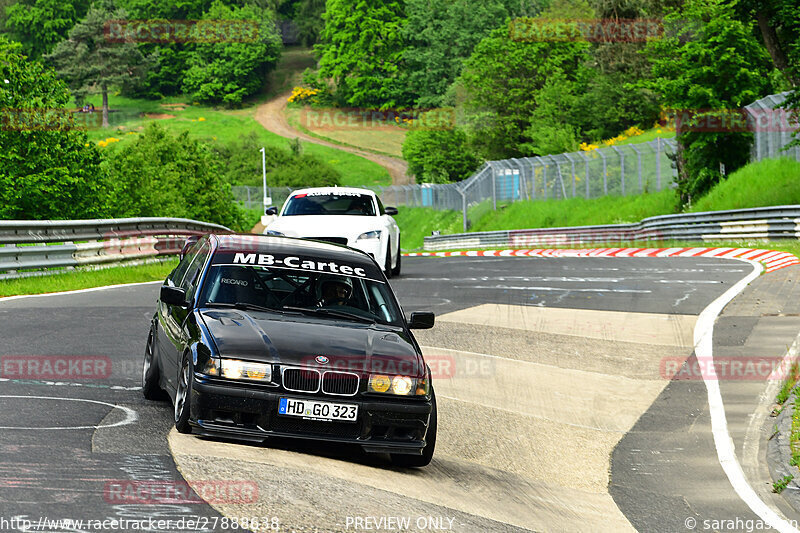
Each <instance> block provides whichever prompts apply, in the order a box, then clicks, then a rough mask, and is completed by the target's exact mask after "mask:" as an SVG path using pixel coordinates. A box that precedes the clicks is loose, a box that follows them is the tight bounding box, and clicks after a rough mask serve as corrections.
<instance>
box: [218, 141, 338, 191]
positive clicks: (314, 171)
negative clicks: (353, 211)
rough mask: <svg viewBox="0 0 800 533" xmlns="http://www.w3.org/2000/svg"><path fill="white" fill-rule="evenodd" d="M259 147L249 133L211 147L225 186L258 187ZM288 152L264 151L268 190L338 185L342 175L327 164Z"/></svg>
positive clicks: (280, 150) (257, 142)
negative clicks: (226, 184) (270, 188)
mask: <svg viewBox="0 0 800 533" xmlns="http://www.w3.org/2000/svg"><path fill="white" fill-rule="evenodd" d="M262 146H263V144H261V143H260V142H259V138H258V135H256V134H255V133H254V132H251V133H250V134H249V135H246V136H244V137H241V138H239V139H237V140H236V141H234V142H232V143H230V144H222V143H214V144H212V145H211V149H212V150H213V152H214V153H215V156H216V157H215V158H216V159H217V160H218V161H220V162H221V167H222V169H223V175H224V177H225V180H226V181H227V182H228V183H232V184H234V185H250V186H256V187H260V186H261V184H262V181H263V178H262V170H261V154H260V153H259V150H261V147H262ZM296 150H297V153H294V152H293V151H292V150H283V149H280V148H275V147H272V148H268V149H267V150H266V166H267V183H268V184H269V185H270V187H273V186H274V187H282V186H289V187H324V186H332V185H341V182H342V175H341V174H340V173H339V172H338V171H337V170H336V169H335V168H333V167H332V166H330V165H329V164H328V163H326V162H324V161H321V160H319V159H317V158H315V157H313V156H311V155H304V154H302V153H301V151H302V146H301V145H300V144H298V145H297V148H296Z"/></svg>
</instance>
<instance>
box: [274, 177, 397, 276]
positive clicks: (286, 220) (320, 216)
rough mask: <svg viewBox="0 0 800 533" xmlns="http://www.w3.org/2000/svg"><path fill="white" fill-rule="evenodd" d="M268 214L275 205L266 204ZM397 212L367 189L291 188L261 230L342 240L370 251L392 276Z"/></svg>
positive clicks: (393, 272)
mask: <svg viewBox="0 0 800 533" xmlns="http://www.w3.org/2000/svg"><path fill="white" fill-rule="evenodd" d="M267 214H268V215H275V214H278V213H277V208H275V207H271V208H269V209H268V210H267ZM396 214H397V209H396V208H394V207H383V204H381V200H380V198H378V196H377V195H376V194H375V193H374V192H372V191H370V190H368V189H358V188H350V187H320V188H314V189H302V190H297V191H293V192H292V195H291V196H290V197H289V198H288V199H287V200H286V203H284V204H283V209H281V212H280V214H279V215H278V217H277V218H276V219H275V221H274V222H272V223H271V224H270V225H269V226H267V228H266V229H265V230H264V233H265V234H266V235H278V236H286V237H301V238H304V239H314V240H317V241H326V242H331V243H336V244H345V245H347V246H350V247H351V248H356V249H358V250H362V251H364V252H366V253H368V254H369V255H371V256H372V257H373V258H374V259H375V261H377V262H378V264H380V265H382V266H383V270H384V271H385V272H386V276H387V277H391V276H392V275H395V276H397V275H399V274H400V228H398V227H397V222H395V220H394V219H393V218H392V215H396Z"/></svg>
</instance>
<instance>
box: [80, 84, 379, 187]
mask: <svg viewBox="0 0 800 533" xmlns="http://www.w3.org/2000/svg"><path fill="white" fill-rule="evenodd" d="M118 101H119V104H118V103H117V102H118ZM179 102H181V100H180V99H178V98H174V99H171V101H169V102H167V103H179ZM183 102H185V100H183ZM140 103H141V107H137V105H138V104H140ZM111 104H112V107H113V108H114V109H120V113H121V114H125V115H126V116H127V117H128V119H127V120H125V121H123V122H122V123H117V124H116V125H115V126H114V127H112V128H109V129H94V130H90V131H89V140H90V142H95V143H96V142H99V141H103V140H106V139H108V138H111V137H114V138H117V139H120V141H119V143H121V144H125V143H128V142H132V139H133V138H135V136H136V133H135V132H137V131H140V130H141V129H143V128H144V126H145V125H146V124H147V123H148V122H151V121H152V120H153V119H149V118H146V117H144V116H141V114H142V113H159V114H169V115H174V116H175V117H174V118H168V119H158V121H159V123H160V124H161V125H162V126H164V127H165V128H167V129H168V130H170V131H172V132H173V133H178V132H182V131H188V132H189V135H190V136H191V137H193V138H197V139H200V140H202V141H212V142H216V141H219V142H222V143H230V142H232V141H233V140H235V139H236V138H238V137H241V136H244V135H249V134H250V132H253V133H255V134H256V135H257V136H258V139H259V141H260V142H261V143H262V144H263V146H264V147H265V148H266V149H267V150H269V149H270V148H273V149H275V148H280V149H283V150H288V149H289V139H286V138H284V137H281V136H279V135H275V134H274V133H271V132H269V131H267V130H265V129H264V128H263V127H262V126H261V124H259V123H258V122H256V120H255V119H254V118H253V114H254V113H255V108H246V109H239V110H218V109H214V108H212V107H208V106H200V105H189V104H186V107H185V109H183V110H179V109H177V108H164V107H162V106H161V102H159V103H154V102H152V101H148V100H134V99H127V98H122V97H114V98H111ZM95 105H97V104H96V103H95ZM154 105H155V107H154ZM201 119H202V120H201ZM112 124H114V121H113V120H112ZM303 149H304V150H305V152H306V153H308V154H312V155H314V156H316V157H318V158H319V159H321V160H322V161H325V162H327V163H329V164H330V165H331V166H333V167H334V168H335V169H337V170H338V171H339V172H340V173H341V174H342V177H343V179H342V185H367V186H369V185H390V184H391V177H390V176H389V172H388V171H387V170H386V169H385V168H383V167H382V166H380V165H378V164H377V163H373V162H372V161H369V160H367V159H364V158H363V157H359V156H356V155H353V154H349V153H347V152H344V151H342V150H337V149H335V148H329V147H327V146H320V145H317V144H313V143H303ZM253 157H254V158H260V157H261V154H259V153H258V152H256V153H254V154H253Z"/></svg>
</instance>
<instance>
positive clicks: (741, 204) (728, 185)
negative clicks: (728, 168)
mask: <svg viewBox="0 0 800 533" xmlns="http://www.w3.org/2000/svg"><path fill="white" fill-rule="evenodd" d="M790 204H800V163H798V162H797V161H794V160H791V159H767V160H764V161H760V162H758V163H754V164H751V165H747V166H746V167H744V168H742V169H740V170H738V171H737V172H734V173H733V174H731V175H730V176H728V178H727V179H726V180H725V181H723V182H721V183H719V184H718V185H717V186H716V187H714V188H713V189H711V191H710V192H709V193H708V194H707V195H705V196H704V197H702V198H700V200H698V201H697V203H695V205H693V206H692V208H691V211H719V210H722V209H744V208H747V207H764V206H770V205H790Z"/></svg>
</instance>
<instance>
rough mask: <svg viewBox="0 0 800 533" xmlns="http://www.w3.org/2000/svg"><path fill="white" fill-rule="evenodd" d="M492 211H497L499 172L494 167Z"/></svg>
mask: <svg viewBox="0 0 800 533" xmlns="http://www.w3.org/2000/svg"><path fill="white" fill-rule="evenodd" d="M492 209H493V210H495V211H497V171H496V170H495V168H494V165H492Z"/></svg>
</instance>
